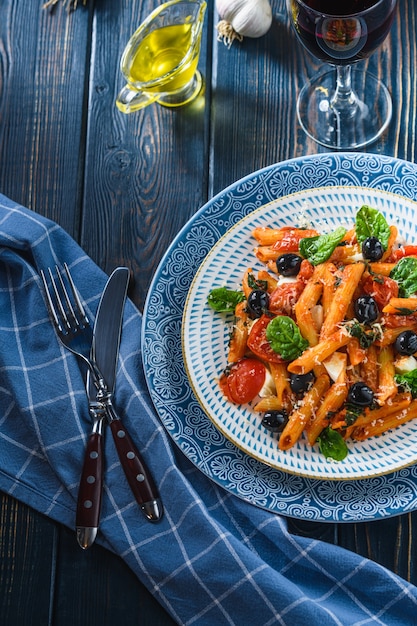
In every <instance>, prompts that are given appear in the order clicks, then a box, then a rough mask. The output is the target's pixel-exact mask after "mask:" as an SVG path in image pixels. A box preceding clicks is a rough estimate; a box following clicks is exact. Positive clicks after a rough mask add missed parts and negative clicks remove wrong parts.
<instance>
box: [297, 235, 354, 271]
mask: <svg viewBox="0 0 417 626" xmlns="http://www.w3.org/2000/svg"><path fill="white" fill-rule="evenodd" d="M345 234H346V228H343V226H339V228H336V230H335V231H333V232H332V233H328V234H327V235H317V236H316V237H305V238H304V239H301V240H300V252H301V254H302V255H303V257H304V258H305V259H308V260H309V261H310V263H312V264H313V265H319V264H320V263H324V262H325V261H327V259H328V258H329V257H330V256H331V255H332V253H333V250H334V249H335V248H336V246H338V245H339V243H340V242H341V241H342V239H343V237H344V236H345Z"/></svg>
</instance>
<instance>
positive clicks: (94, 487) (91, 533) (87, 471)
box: [76, 432, 103, 549]
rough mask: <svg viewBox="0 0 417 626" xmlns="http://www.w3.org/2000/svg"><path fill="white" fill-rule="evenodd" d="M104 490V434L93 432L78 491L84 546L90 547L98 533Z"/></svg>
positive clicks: (80, 540) (80, 535) (78, 521)
mask: <svg viewBox="0 0 417 626" xmlns="http://www.w3.org/2000/svg"><path fill="white" fill-rule="evenodd" d="M102 490H103V436H102V435H101V434H99V433H96V432H93V433H92V434H91V435H90V437H89V439H88V441H87V448H86V451H85V457H84V465H83V469H82V473H81V479H80V486H79V491H78V502H77V514H76V527H77V539H78V543H79V544H80V545H81V547H82V548H84V549H85V548H89V547H90V545H91V544H92V543H94V539H95V537H96V534H97V530H98V526H99V519H100V509H101V496H102Z"/></svg>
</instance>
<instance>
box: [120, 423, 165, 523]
mask: <svg viewBox="0 0 417 626" xmlns="http://www.w3.org/2000/svg"><path fill="white" fill-rule="evenodd" d="M110 429H111V432H112V434H113V439H114V443H115V446H116V450H117V453H118V455H119V459H120V463H121V465H122V467H123V470H124V473H125V475H126V478H127V481H128V483H129V486H130V489H131V490H132V493H133V495H134V496H135V499H136V501H137V503H138V504H139V506H140V508H141V509H142V512H143V514H144V515H145V517H146V518H147V519H148V520H149V521H150V522H158V521H159V520H160V519H161V517H162V515H163V507H162V503H161V500H160V497H159V494H158V490H157V488H156V486H155V483H154V480H153V478H152V475H151V473H150V471H149V469H148V468H147V466H146V463H145V461H144V460H143V458H142V457H141V455H140V453H139V451H138V450H137V448H136V446H135V444H134V443H133V440H132V438H131V437H130V435H129V433H128V432H127V430H126V428H125V427H124V425H123V424H122V422H121V420H120V419H119V418H118V417H113V416H112V419H111V421H110Z"/></svg>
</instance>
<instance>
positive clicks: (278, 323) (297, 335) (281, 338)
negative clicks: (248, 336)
mask: <svg viewBox="0 0 417 626" xmlns="http://www.w3.org/2000/svg"><path fill="white" fill-rule="evenodd" d="M266 338H267V340H268V341H269V343H270V345H271V348H272V349H273V351H274V352H276V353H277V354H279V355H280V356H281V357H282V358H283V359H284V361H293V360H294V359H296V358H297V357H299V356H300V354H302V352H304V350H305V349H306V348H308V341H307V340H306V339H304V337H303V336H302V334H301V332H300V329H299V328H298V326H297V324H296V323H295V322H294V321H293V320H292V319H291V318H290V317H287V316H286V315H278V317H274V318H273V319H272V320H271V321H270V322H269V324H268V326H267V327H266Z"/></svg>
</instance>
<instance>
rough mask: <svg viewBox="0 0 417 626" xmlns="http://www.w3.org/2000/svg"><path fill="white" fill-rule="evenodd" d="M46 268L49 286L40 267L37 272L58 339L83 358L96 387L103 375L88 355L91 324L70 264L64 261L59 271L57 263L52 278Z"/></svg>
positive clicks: (91, 334) (91, 337)
mask: <svg viewBox="0 0 417 626" xmlns="http://www.w3.org/2000/svg"><path fill="white" fill-rule="evenodd" d="M47 271H48V275H49V280H50V285H51V286H49V285H48V281H47V278H46V276H45V272H44V271H43V270H40V275H41V278H42V282H43V286H44V289H45V295H46V299H47V303H48V310H49V314H50V317H51V319H52V322H53V325H54V328H55V330H56V333H57V335H58V339H59V340H60V342H61V343H62V345H63V346H64V347H65V348H67V349H68V350H70V351H71V352H72V353H73V354H75V355H76V356H77V357H79V358H80V359H82V361H83V362H84V363H85V364H86V365H87V367H88V368H89V370H90V372H91V374H92V376H93V380H94V382H95V385H96V387H97V388H98V389H99V388H100V381H101V380H102V377H101V374H100V372H99V371H98V369H97V366H96V365H95V363H94V362H93V361H92V360H91V359H90V357H89V355H90V349H91V343H92V341H93V330H92V328H91V326H90V322H89V319H88V317H87V314H86V312H85V309H84V306H83V303H82V300H81V298H80V295H79V293H78V290H77V288H76V287H75V283H74V280H73V278H72V276H71V273H70V270H69V267H68V265H67V263H64V265H63V271H62V270H61V269H60V268H59V267H58V266H57V265H56V266H55V273H56V278H54V273H53V272H52V270H51V268H50V267H49V268H48V270H47ZM63 273H65V277H66V279H67V283H68V286H67V285H66V284H65V280H64V276H63ZM68 288H69V290H68ZM71 296H72V298H71Z"/></svg>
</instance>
